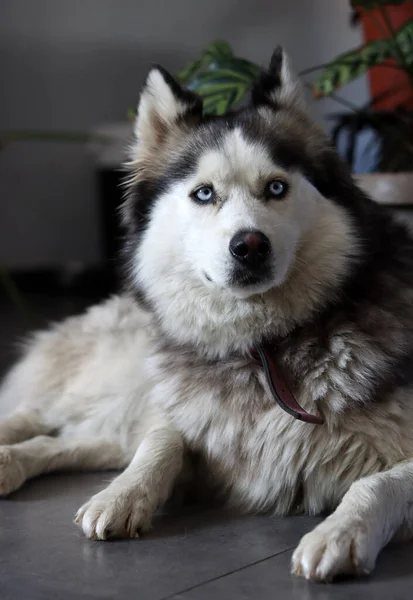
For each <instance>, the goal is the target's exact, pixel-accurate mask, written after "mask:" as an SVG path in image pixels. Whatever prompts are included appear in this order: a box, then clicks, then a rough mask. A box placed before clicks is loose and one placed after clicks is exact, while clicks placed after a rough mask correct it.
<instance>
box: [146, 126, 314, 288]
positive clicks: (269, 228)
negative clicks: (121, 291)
mask: <svg viewBox="0 0 413 600" xmlns="http://www.w3.org/2000/svg"><path fill="white" fill-rule="evenodd" d="M274 179H282V180H284V181H285V182H286V183H287V184H288V186H289V192H288V195H287V196H286V197H285V198H284V199H282V200H280V201H277V200H271V199H270V200H265V199H263V197H258V194H260V195H261V196H263V193H264V188H265V185H266V184H267V183H268V182H270V181H272V180H274ZM200 185H213V187H214V189H215V191H216V193H217V195H218V197H219V198H220V200H219V202H218V204H209V205H208V204H206V205H199V204H197V203H195V202H194V201H193V200H192V199H191V198H190V194H191V192H192V191H193V190H194V189H196V188H197V187H199V186H200ZM318 196H319V194H318V192H317V191H316V190H315V189H314V188H313V187H312V186H311V185H310V184H309V183H308V182H307V181H306V180H305V179H304V178H303V177H302V176H301V175H300V174H298V173H287V172H286V171H285V170H283V169H282V168H281V167H277V166H276V165H274V163H273V161H272V160H271V158H270V156H269V154H268V152H267V150H266V149H265V147H264V146H261V145H259V144H253V143H251V142H249V141H247V140H245V139H244V138H243V136H242V133H241V131H240V130H239V129H235V130H234V131H231V132H229V133H228V135H227V137H226V139H225V142H224V143H223V145H222V148H220V149H217V150H211V151H209V152H207V153H206V154H204V155H203V156H201V158H200V161H199V164H198V168H197V171H196V173H195V174H194V175H193V176H191V177H190V178H187V179H186V180H183V181H180V182H178V183H176V184H174V185H173V186H172V188H171V189H170V190H169V191H168V192H166V193H165V195H164V196H163V197H161V198H160V199H159V200H158V202H157V205H156V207H155V210H154V211H153V213H152V220H151V225H150V227H149V228H148V231H147V233H146V234H145V236H144V240H143V243H142V247H141V251H140V256H141V257H142V258H143V260H142V261H139V263H138V265H137V269H138V277H139V281H140V283H143V284H145V279H146V268H145V265H147V266H148V269H149V270H148V273H147V275H148V277H150V279H153V278H154V277H157V276H158V277H164V276H165V275H166V274H167V273H172V272H174V273H176V272H177V271H180V270H183V273H182V276H183V281H182V283H183V284H184V283H185V282H186V283H187V282H188V280H189V279H191V278H193V279H195V280H197V282H200V283H202V284H204V285H206V286H209V287H210V288H212V289H213V290H215V292H218V293H220V292H221V291H222V290H226V291H227V292H229V293H230V294H232V295H233V296H235V297H249V296H252V295H254V294H257V293H264V292H265V291H267V290H268V289H270V288H272V287H274V286H277V285H280V284H281V283H283V281H284V280H285V278H286V276H287V273H288V271H289V268H290V266H291V264H292V262H293V260H294V256H295V252H296V248H297V245H298V244H299V242H300V238H301V236H302V234H303V233H304V232H305V231H306V229H308V227H309V226H311V223H312V220H313V219H314V217H315V214H316V209H317V197H318ZM242 230H258V231H261V232H262V233H264V234H265V235H266V236H267V237H268V239H269V240H270V242H271V246H272V255H271V265H270V266H271V276H270V278H269V279H267V280H264V281H263V282H262V283H259V284H258V285H254V286H248V287H245V288H240V287H238V286H237V285H233V284H232V283H231V276H232V273H233V271H234V268H235V267H236V266H237V265H236V261H235V260H234V258H233V256H232V255H231V253H230V250H229V244H230V241H231V239H232V237H233V236H234V235H235V234H236V233H237V232H239V231H242ZM145 257H148V259H149V260H147V259H146V258H145ZM149 257H150V258H149Z"/></svg>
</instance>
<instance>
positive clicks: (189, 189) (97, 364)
mask: <svg viewBox="0 0 413 600" xmlns="http://www.w3.org/2000/svg"><path fill="white" fill-rule="evenodd" d="M135 133H136V141H135V143H134V145H133V147H132V148H131V150H130V161H129V163H128V169H129V177H128V182H127V186H128V191H127V195H126V200H125V203H124V206H123V220H124V224H125V226H126V228H127V232H128V234H127V244H126V249H125V258H126V265H127V268H126V270H127V281H128V287H127V289H126V290H125V292H124V294H123V295H120V296H118V297H114V298H112V299H110V300H108V301H107V302H106V303H104V304H102V305H99V306H96V307H93V308H92V309H90V310H89V311H88V312H87V313H86V314H85V315H83V316H79V317H74V318H70V319H68V320H66V321H65V322H63V323H62V324H60V325H57V326H54V327H53V328H51V329H50V330H49V331H45V332H42V333H39V334H37V335H36V336H35V337H34V338H33V340H32V341H31V342H30V343H29V346H28V349H27V353H26V355H25V357H24V358H23V359H22V360H21V362H20V363H18V364H17V365H16V366H15V367H14V369H13V370H12V371H11V373H10V374H9V375H8V377H7V378H6V380H5V382H4V384H3V387H2V390H1V396H0V404H1V405H2V407H3V411H4V410H5V409H6V407H9V409H10V408H12V407H15V406H16V405H17V408H14V409H13V410H12V411H11V413H10V414H9V415H8V416H6V417H5V418H4V419H3V421H2V422H1V424H0V444H1V446H0V493H1V494H2V495H7V494H9V493H10V492H12V491H14V490H16V489H17V488H19V487H20V486H21V485H22V484H23V482H24V481H26V480H27V479H28V478H30V477H34V476H36V475H39V474H41V473H45V472H48V471H52V470H57V469H125V470H124V471H123V472H122V473H121V474H120V475H119V476H118V477H117V478H116V479H114V481H112V483H111V484H110V485H109V487H107V488H106V489H104V490H103V491H102V492H100V493H98V494H97V495H95V496H94V497H93V498H91V500H89V502H87V503H86V504H85V505H84V506H83V507H82V508H80V510H79V511H78V513H77V517H76V521H77V522H78V523H79V525H80V526H81V528H82V529H83V531H84V533H85V535H86V536H87V537H88V538H91V539H100V540H104V539H107V538H109V537H112V536H124V537H125V536H126V537H135V536H136V535H138V533H139V532H141V531H145V530H147V529H148V528H149V526H150V522H151V517H152V516H153V513H154V511H155V510H156V509H157V507H158V506H159V505H160V504H162V503H164V502H165V501H166V500H167V499H168V498H169V497H170V495H171V493H172V491H173V490H174V489H175V488H176V487H177V481H178V480H179V479H180V478H181V477H183V476H184V475H185V474H186V473H187V470H186V464H187V462H188V458H191V457H197V460H196V471H195V473H196V480H197V481H201V482H202V484H203V485H204V486H205V490H207V489H209V490H213V491H215V492H216V493H217V494H218V496H219V498H220V499H221V500H222V501H224V502H226V503H227V505H229V506H234V507H237V508H239V509H242V510H244V511H247V512H254V513H258V512H267V513H268V512H270V513H273V514H277V515H286V514H291V513H295V514H296V513H302V512H306V513H309V514H312V515H316V514H319V513H321V512H323V511H330V512H331V515H330V516H329V517H328V518H327V519H326V520H325V521H324V522H323V523H322V524H321V525H319V526H318V527H316V528H315V530H314V531H312V532H311V533H309V534H307V535H306V536H305V537H304V538H303V540H302V541H301V543H300V544H299V546H298V548H297V550H296V551H295V553H294V556H293V560H292V571H293V573H295V574H297V575H302V576H304V577H306V578H308V579H313V580H319V581H328V580H331V579H332V578H333V577H335V576H336V575H340V574H364V573H368V572H370V571H371V570H372V569H373V567H374V564H375V561H376V558H377V555H378V553H379V551H380V550H381V548H382V547H383V546H385V545H386V544H387V543H388V542H389V541H390V540H391V539H393V538H394V537H398V538H403V539H408V538H409V537H411V536H412V535H413V398H412V394H413V368H412V367H413V365H412V364H411V362H412V360H413V335H412V331H411V329H412V325H413V242H412V240H411V239H410V238H409V236H408V234H407V232H406V231H405V229H404V228H403V226H401V225H398V224H396V223H394V222H393V221H392V218H391V216H390V215H389V214H388V213H387V212H386V211H385V210H384V209H383V208H381V207H379V206H378V205H376V204H375V203H374V202H372V201H371V200H370V199H369V198H367V197H366V196H365V195H364V194H363V193H362V192H361V191H360V190H359V189H358V188H357V187H356V185H355V184H354V182H353V180H352V178H351V176H350V173H349V172H348V169H347V167H346V166H345V165H344V164H342V162H341V161H340V159H339V158H338V157H337V155H336V153H335V151H334V149H333V148H332V147H331V146H330V144H329V142H328V141H327V139H326V138H325V137H324V135H323V134H322V133H321V132H320V131H319V129H318V128H317V127H316V126H315V125H313V124H312V123H311V121H310V120H309V117H308V116H307V114H306V110H305V105H304V101H303V94H302V90H301V86H300V83H299V80H298V79H297V78H296V77H295V75H294V74H293V73H292V71H291V68H290V66H289V61H288V58H287V56H286V55H285V53H284V52H283V51H282V50H281V49H279V48H278V49H277V50H276V51H275V52H274V55H273V57H272V59H271V63H270V67H269V69H268V70H267V71H266V72H263V73H262V74H261V76H260V77H259V78H258V80H257V82H256V84H255V86H254V88H253V91H252V99H251V102H250V104H249V106H247V107H245V108H243V109H241V110H239V111H238V112H235V113H233V114H228V115H225V116H223V117H203V116H202V106H201V101H200V100H199V98H198V97H197V96H195V95H194V94H192V93H191V92H189V91H185V90H183V89H181V87H180V86H179V85H178V84H177V83H176V82H175V81H174V80H173V78H172V77H171V76H170V75H169V74H168V73H166V72H165V71H164V70H163V69H162V68H160V67H154V68H153V69H152V70H151V71H150V72H149V75H148V78H147V81H146V84H145V86H144V88H143V91H142V95H141V99H140V103H139V106H138V114H137V119H136V126H135ZM262 348H265V349H266V350H265V352H266V354H265V356H266V357H267V359H268V361H270V362H267V365H266V366H267V369H265V368H263V366H262V365H261V364H260V362H259V361H257V359H256V357H255V353H256V352H257V350H260V349H261V354H262ZM264 362H265V361H264ZM270 363H271V364H270ZM269 364H270V367H268V365H269ZM271 365H272V366H271ZM274 365H276V367H277V369H278V368H280V369H282V371H283V373H284V377H285V379H286V380H287V381H288V384H289V386H290V388H291V391H292V393H293V395H294V398H295V400H296V402H297V403H298V404H299V405H301V406H302V407H303V409H302V412H301V416H303V415H304V417H303V418H304V419H307V417H311V418H312V419H313V420H312V422H311V423H307V422H303V421H299V420H294V419H293V418H292V416H291V415H290V414H288V412H285V411H284V410H283V409H282V407H280V406H279V405H278V404H277V403H275V402H274V395H276V394H277V390H276V389H275V388H277V386H278V387H279V385H283V384H282V383H281V384H279V382H278V383H277V382H276V381H275V380H274V369H273V368H272V367H273V366H274ZM264 366H265V365H264ZM271 373H272V375H271ZM284 392H285V390H283V393H284ZM279 393H280V394H281V392H279ZM284 398H285V394H284ZM307 411H308V412H307ZM290 412H291V411H290ZM292 412H294V411H292ZM308 413H312V415H308ZM296 416H300V415H299V414H298V413H297V412H296ZM307 420H311V419H309V418H308V419H307ZM322 421H323V424H315V423H321V422H322ZM188 474H189V475H190V473H189V472H188ZM202 489H204V488H202ZM205 493H206V492H205ZM332 511H334V512H332Z"/></svg>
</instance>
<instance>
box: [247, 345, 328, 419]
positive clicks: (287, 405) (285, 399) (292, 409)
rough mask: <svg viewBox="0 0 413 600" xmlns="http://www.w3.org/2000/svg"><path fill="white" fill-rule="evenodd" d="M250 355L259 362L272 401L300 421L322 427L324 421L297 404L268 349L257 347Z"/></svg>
mask: <svg viewBox="0 0 413 600" xmlns="http://www.w3.org/2000/svg"><path fill="white" fill-rule="evenodd" d="M251 354H252V356H253V357H254V358H257V359H259V360H260V362H261V364H262V366H263V368H264V373H265V376H266V378H267V382H268V385H269V387H270V390H271V393H272V395H273V397H274V400H275V401H276V402H277V404H279V406H281V408H282V409H283V410H285V412H287V413H288V414H290V415H291V416H292V417H294V418H295V419H299V420H300V421H305V422H306V423H313V424H314V425H323V423H324V419H322V418H321V417H318V416H316V415H311V414H310V413H308V412H307V411H305V410H304V409H303V408H302V407H301V406H300V405H299V404H298V402H297V400H296V399H295V398H294V396H293V395H292V393H291V391H290V389H289V387H288V384H287V382H286V380H285V378H284V377H283V375H282V373H281V370H280V369H279V367H278V365H277V364H276V362H275V359H274V357H273V355H272V353H271V351H270V350H269V349H268V348H265V347H263V346H258V347H257V348H256V349H255V350H253V351H252V352H251Z"/></svg>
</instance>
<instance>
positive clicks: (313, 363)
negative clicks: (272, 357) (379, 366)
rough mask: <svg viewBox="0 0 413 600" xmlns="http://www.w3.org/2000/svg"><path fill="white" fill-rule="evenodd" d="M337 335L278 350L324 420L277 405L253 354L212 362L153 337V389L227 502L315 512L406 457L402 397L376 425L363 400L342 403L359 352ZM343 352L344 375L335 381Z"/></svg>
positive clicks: (386, 405) (298, 389)
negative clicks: (311, 347) (331, 341)
mask: <svg viewBox="0 0 413 600" xmlns="http://www.w3.org/2000/svg"><path fill="white" fill-rule="evenodd" d="M335 342H336V349H337V353H336V354H334V353H331V351H330V352H329V353H328V352H326V353H324V354H321V355H320V356H318V357H317V358H315V357H314V356H312V355H311V353H310V352H308V351H307V350H308V349H307V350H305V351H304V352H302V353H301V354H300V353H299V352H297V350H296V349H294V347H292V346H290V347H289V348H287V349H286V350H285V351H283V352H280V353H279V355H278V360H279V361H280V363H283V364H288V365H289V368H290V370H291V371H290V374H291V372H294V371H295V375H297V374H298V373H299V374H300V378H297V377H294V376H293V379H295V380H296V384H295V385H293V388H294V393H295V395H296V397H297V399H298V401H299V402H300V404H301V405H302V406H304V407H305V408H306V409H307V410H309V411H312V412H314V411H315V410H316V406H317V404H318V405H319V406H320V409H321V411H322V413H323V416H324V417H325V419H326V422H325V424H324V425H322V426H317V425H311V424H308V423H303V422H298V421H295V420H294V419H293V418H292V417H291V416H290V415H288V414H287V413H285V412H284V411H283V410H282V409H281V408H280V407H279V406H278V405H276V404H275V402H274V400H273V399H272V397H271V394H270V391H269V389H268V385H267V382H266V381H265V377H264V374H263V370H262V368H261V367H260V365H258V364H256V363H254V361H253V360H252V359H251V360H250V359H242V358H232V359H229V360H226V361H219V362H216V363H215V362H211V361H207V360H205V359H202V358H200V357H198V356H196V354H195V353H193V352H190V351H184V350H182V349H178V348H177V347H173V348H171V347H168V346H165V345H162V344H160V345H157V346H156V347H155V349H154V352H153V354H152V355H151V358H150V360H149V367H150V370H151V373H152V375H153V376H154V378H155V381H156V385H155V388H154V399H155V401H156V402H157V403H159V404H160V405H161V406H162V408H163V409H164V410H165V409H166V411H167V412H168V414H169V417H170V419H171V420H172V421H173V423H174V424H175V426H176V427H177V428H178V429H179V431H180V432H181V433H182V434H183V436H184V438H185V441H186V444H187V446H188V448H189V449H190V450H192V451H195V452H196V453H197V454H198V455H200V457H201V464H202V467H203V471H201V473H202V478H203V479H205V481H212V482H213V483H214V484H215V485H216V486H217V487H218V488H219V490H220V492H221V493H222V492H223V494H224V498H225V500H226V501H227V502H228V504H230V505H235V506H238V507H241V508H243V509H245V510H248V511H251V510H253V511H254V510H255V511H263V510H264V511H265V510H269V511H273V512H275V513H277V514H286V513H291V512H303V511H306V512H310V513H313V514H316V513H319V512H320V511H323V510H328V509H330V508H333V507H334V506H336V505H337V504H338V502H339V501H340V500H341V498H342V497H343V495H344V493H345V492H346V491H347V489H348V488H349V486H350V485H351V483H352V482H353V481H355V480H356V479H358V478H360V477H362V476H363V475H369V474H372V473H374V472H378V471H382V470H384V469H386V468H388V467H389V466H391V464H393V463H395V462H397V461H398V460H401V459H402V458H403V456H404V454H405V452H406V451H407V447H406V446H407V444H410V445H411V442H410V441H406V440H409V439H410V437H411V436H409V432H408V427H406V425H405V424H406V418H407V422H410V423H412V420H413V415H412V414H411V413H409V414H408V415H407V414H406V412H403V411H405V410H410V409H407V408H406V407H405V406H403V398H402V397H401V398H400V401H399V402H395V401H393V402H386V401H385V400H384V401H383V402H382V404H381V405H380V407H379V408H377V407H376V409H375V417H374V426H373V424H372V422H371V415H370V414H369V409H368V408H366V407H363V406H362V405H360V406H357V405H356V406H355V405H354V404H353V405H352V406H351V407H348V408H349V409H350V410H346V409H345V404H346V402H348V393H349V392H350V393H351V391H352V390H351V381H352V377H351V374H352V373H354V378H355V379H356V375H357V374H358V375H360V356H353V357H351V352H350V351H349V349H348V351H347V353H344V352H343V349H342V347H341V346H340V343H339V341H338V339H336V340H335ZM340 361H341V363H340ZM343 361H345V362H346V365H345V373H346V377H343V378H342V380H341V382H340V379H339V378H338V377H337V372H341V368H343V367H344V365H343V364H342V363H343ZM340 385H342V386H343V393H341V390H340ZM344 388H345V390H346V393H344ZM366 388H367V383H366ZM354 393H355V394H357V389H356V387H355V388H354ZM409 404H410V403H409ZM404 430H406V431H404ZM410 450H411V449H410Z"/></svg>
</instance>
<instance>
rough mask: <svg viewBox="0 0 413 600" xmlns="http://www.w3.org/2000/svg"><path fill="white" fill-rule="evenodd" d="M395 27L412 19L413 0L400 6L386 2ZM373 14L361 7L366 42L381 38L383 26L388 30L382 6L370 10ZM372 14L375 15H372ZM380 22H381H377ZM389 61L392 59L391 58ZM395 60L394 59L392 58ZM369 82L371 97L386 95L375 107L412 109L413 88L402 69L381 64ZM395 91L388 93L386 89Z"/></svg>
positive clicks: (384, 109) (370, 71) (377, 108)
mask: <svg viewBox="0 0 413 600" xmlns="http://www.w3.org/2000/svg"><path fill="white" fill-rule="evenodd" d="M385 10H386V12H387V14H388V16H389V20H390V22H391V25H392V28H393V30H397V29H399V27H401V26H402V25H403V24H404V23H405V22H406V21H408V20H409V19H413V0H411V1H410V0H409V1H408V2H406V3H405V4H402V5H400V6H386V7H385ZM369 12H370V13H371V16H369V15H368V14H367V12H366V11H361V21H362V24H363V30H364V40H365V42H366V43H367V42H371V41H372V40H376V39H382V38H383V37H384V36H383V30H384V31H388V26H387V25H386V22H385V21H384V20H383V16H382V14H381V12H380V9H378V8H376V9H373V10H371V11H369ZM371 17H373V18H371ZM376 23H379V26H377V25H376ZM389 62H390V61H389ZM393 62H394V61H393ZM368 77H369V84H370V95H371V98H376V97H379V96H380V97H381V95H383V98H381V99H380V100H378V101H377V102H375V103H374V110H382V111H388V110H394V109H395V108H396V107H398V106H403V107H404V108H409V109H413V88H412V86H411V84H410V83H409V80H408V78H407V76H406V75H405V73H404V72H403V71H402V70H397V69H393V68H389V67H384V66H378V67H372V68H371V69H370V70H369V74H368ZM392 90H394V92H392V93H388V94H385V92H390V91H392Z"/></svg>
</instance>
